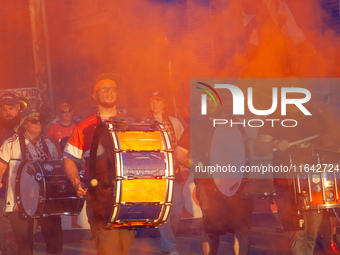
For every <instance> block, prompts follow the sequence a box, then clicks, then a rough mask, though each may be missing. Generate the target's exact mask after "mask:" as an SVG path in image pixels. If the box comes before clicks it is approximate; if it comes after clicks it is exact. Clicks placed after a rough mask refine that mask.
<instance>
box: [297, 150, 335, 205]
mask: <svg viewBox="0 0 340 255" xmlns="http://www.w3.org/2000/svg"><path fill="white" fill-rule="evenodd" d="M300 150H301V148H300ZM311 153H312V156H313V157H314V159H312V160H311V161H310V162H311V164H308V166H306V168H304V166H305V165H304V164H301V167H303V168H304V170H303V171H304V173H302V174H298V175H296V176H295V177H293V178H292V182H293V186H294V194H295V202H296V204H297V208H298V210H320V209H330V208H337V207H340V201H339V199H340V193H339V188H340V179H338V178H337V177H339V173H338V171H340V170H339V169H340V164H339V163H330V162H332V161H329V160H331V159H329V158H328V157H327V156H326V155H322V154H324V153H325V152H324V151H323V152H321V154H320V151H319V150H316V149H314V146H313V147H312V149H311ZM337 154H338V157H337V158H339V156H340V154H339V153H337ZM326 162H327V163H326ZM303 163H304V162H303ZM336 169H338V170H336Z"/></svg>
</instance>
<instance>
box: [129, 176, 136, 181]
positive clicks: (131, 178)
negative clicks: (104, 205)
mask: <svg viewBox="0 0 340 255" xmlns="http://www.w3.org/2000/svg"><path fill="white" fill-rule="evenodd" d="M127 179H128V180H134V179H137V178H136V177H134V176H128V177H127Z"/></svg>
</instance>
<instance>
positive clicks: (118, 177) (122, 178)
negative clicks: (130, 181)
mask: <svg viewBox="0 0 340 255" xmlns="http://www.w3.org/2000/svg"><path fill="white" fill-rule="evenodd" d="M124 179H125V178H124V177H123V176H117V177H116V180H117V181H122V180H124Z"/></svg>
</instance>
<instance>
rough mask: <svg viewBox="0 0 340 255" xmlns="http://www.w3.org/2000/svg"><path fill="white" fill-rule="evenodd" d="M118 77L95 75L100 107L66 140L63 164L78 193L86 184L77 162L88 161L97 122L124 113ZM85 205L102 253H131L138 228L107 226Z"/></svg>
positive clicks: (106, 254)
mask: <svg viewBox="0 0 340 255" xmlns="http://www.w3.org/2000/svg"><path fill="white" fill-rule="evenodd" d="M117 80H118V76H117V75H116V74H112V73H107V74H102V75H100V76H98V77H97V78H96V80H95V82H94V88H93V94H92V97H93V99H94V100H95V101H96V104H97V106H98V111H97V112H96V113H93V114H91V115H89V116H88V117H86V118H85V119H84V120H82V121H81V122H79V123H78V124H77V126H76V127H75V129H74V131H73V133H72V134H71V136H70V138H69V140H68V143H67V144H66V147H65V150H64V157H63V158H64V167H65V171H66V174H67V176H68V178H69V179H70V180H71V182H72V184H73V186H74V187H75V189H76V191H77V194H78V196H85V195H86V188H85V186H86V184H85V183H84V180H81V179H80V178H79V175H78V170H77V166H76V163H77V162H78V161H80V160H81V159H82V158H85V160H86V161H87V163H88V160H89V156H90V146H91V142H92V138H93V134H94V131H95V128H96V126H97V125H98V124H99V123H100V122H102V121H105V120H109V119H110V117H114V116H122V115H123V114H121V113H119V112H118V111H117V108H116V102H117ZM85 176H86V174H85ZM87 199H88V198H87ZM88 204H89V203H87V205H88ZM86 209H87V217H88V220H89V224H90V227H91V232H92V235H93V237H94V239H95V243H96V247H97V253H98V254H100V255H102V254H105V255H110V254H112V255H113V254H115V255H117V254H129V249H130V246H131V244H132V242H133V240H134V237H135V234H136V230H134V229H125V228H112V229H104V228H102V227H101V226H100V225H99V224H98V222H97V221H96V219H95V217H94V214H93V211H92V208H91V207H90V206H87V208H86Z"/></svg>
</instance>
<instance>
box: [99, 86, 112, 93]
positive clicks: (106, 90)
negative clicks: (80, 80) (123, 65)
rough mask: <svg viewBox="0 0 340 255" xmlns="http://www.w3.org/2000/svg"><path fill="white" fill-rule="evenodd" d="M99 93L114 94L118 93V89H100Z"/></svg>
mask: <svg viewBox="0 0 340 255" xmlns="http://www.w3.org/2000/svg"><path fill="white" fill-rule="evenodd" d="M99 91H100V92H101V93H108V92H111V93H114V92H116V88H115V87H106V88H101V89H99Z"/></svg>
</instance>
